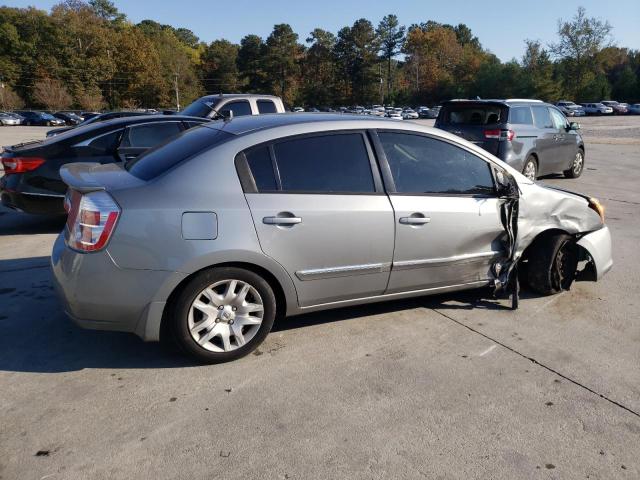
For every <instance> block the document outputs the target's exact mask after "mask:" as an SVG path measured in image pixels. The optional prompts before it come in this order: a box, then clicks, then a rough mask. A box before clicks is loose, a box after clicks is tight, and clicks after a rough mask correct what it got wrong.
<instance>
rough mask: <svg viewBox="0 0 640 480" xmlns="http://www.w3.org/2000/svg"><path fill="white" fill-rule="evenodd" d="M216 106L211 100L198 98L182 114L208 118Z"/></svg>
mask: <svg viewBox="0 0 640 480" xmlns="http://www.w3.org/2000/svg"><path fill="white" fill-rule="evenodd" d="M213 108H214V102H212V101H211V100H196V101H195V102H193V103H192V104H191V105H189V106H188V107H187V108H185V109H184V110H182V111H181V112H180V114H181V115H189V116H190V117H203V118H206V117H208V116H209V114H210V113H211V110H213Z"/></svg>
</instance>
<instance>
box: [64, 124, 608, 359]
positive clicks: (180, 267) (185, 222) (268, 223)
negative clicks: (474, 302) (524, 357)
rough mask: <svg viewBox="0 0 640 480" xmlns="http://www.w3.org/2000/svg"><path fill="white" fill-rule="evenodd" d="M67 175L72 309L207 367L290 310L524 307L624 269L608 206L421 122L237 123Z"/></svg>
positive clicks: (71, 169)
mask: <svg viewBox="0 0 640 480" xmlns="http://www.w3.org/2000/svg"><path fill="white" fill-rule="evenodd" d="M61 176H62V178H63V179H64V181H65V182H66V183H67V185H68V186H69V190H68V193H67V198H66V202H65V204H66V208H67V210H68V212H69V216H68V222H67V226H66V228H65V231H64V232H62V233H61V234H60V236H59V237H58V239H57V241H56V243H55V246H54V249H53V254H52V265H53V271H54V274H55V279H56V284H57V288H58V291H59V293H60V294H61V297H62V299H63V302H64V305H65V309H66V311H67V312H68V314H69V315H70V316H71V317H72V318H73V319H74V320H75V321H76V322H77V323H78V324H79V325H81V326H83V327H87V328H95V329H105V330H120V331H127V332H132V333H135V334H137V335H139V336H140V337H141V338H143V339H144V340H147V341H155V340H159V339H161V338H166V339H173V340H175V341H176V342H177V343H178V344H179V345H180V346H181V347H182V349H184V350H185V351H186V352H187V353H189V354H191V355H192V356H194V357H195V358H197V359H198V360H199V361H202V362H209V363H214V362H222V361H228V360H233V359H236V358H239V357H242V356H243V355H246V354H247V353H249V352H251V351H252V350H254V349H255V348H256V347H257V346H258V345H259V344H260V342H262V341H263V339H264V338H265V337H266V335H267V334H268V332H269V330H270V329H271V327H272V325H273V322H274V319H275V318H276V316H293V315H298V314H301V313H305V312H310V311H314V310H324V309H330V308H336V307H342V306H346V305H356V304H364V303H370V302H379V301H383V300H389V299H399V298H407V297H414V296H419V295H427V294H434V293H441V292H448V291H454V290H463V289H471V288H478V287H483V286H491V287H493V289H494V290H495V293H496V295H509V296H510V297H511V298H512V300H513V306H514V307H516V306H517V299H518V289H519V283H520V281H524V282H526V283H527V284H528V287H529V288H531V289H532V290H534V291H535V292H538V293H540V294H542V295H549V294H553V293H556V292H560V291H561V290H567V289H569V287H570V286H571V284H572V282H573V281H574V280H575V279H576V278H577V277H578V276H580V277H581V278H587V279H591V280H598V279H599V278H601V277H602V276H603V275H604V274H605V273H606V272H607V271H608V270H609V269H610V268H611V265H612V259H611V238H610V234H609V229H608V228H607V227H606V225H605V224H604V210H603V208H602V206H601V205H600V204H599V203H598V201H597V200H595V199H593V198H587V197H584V196H582V195H577V194H574V193H569V192H564V191H561V190H557V189H553V188H550V187H544V186H541V185H538V184H536V183H534V182H532V181H531V180H528V179H527V178H525V177H524V176H522V175H521V174H520V173H519V172H517V171H515V170H514V169H512V168H511V167H509V166H508V165H506V164H505V163H503V162H501V161H500V160H498V159H497V158H496V157H494V156H492V155H491V154H489V153H488V152H486V151H485V150H483V149H480V148H478V147H476V146H475V145H473V144H472V143H469V142H467V141H465V140H462V139H460V138H459V137H456V136H454V135H451V134H449V133H446V132H444V131H442V130H435V129H431V128H427V127H421V126H419V125H416V124H413V123H408V124H398V123H397V122H393V121H388V120H385V119H376V118H370V117H369V118H358V117H349V116H340V115H319V114H313V115H309V114H304V113H302V114H295V115H293V114H290V115H287V114H282V115H264V116H256V117H242V118H235V119H231V120H228V121H225V122H215V123H211V124H206V125H202V126H199V127H195V128H192V129H190V130H187V131H186V132H184V133H182V134H181V135H180V136H179V137H177V138H176V139H175V140H173V141H170V142H169V143H166V144H165V145H161V146H159V147H157V148H155V149H154V150H151V151H150V152H148V153H146V154H145V155H143V156H141V157H139V158H138V159H136V160H134V161H131V162H129V163H128V164H126V165H119V164H110V165H98V164H70V165H68V166H65V167H63V168H62V170H61Z"/></svg>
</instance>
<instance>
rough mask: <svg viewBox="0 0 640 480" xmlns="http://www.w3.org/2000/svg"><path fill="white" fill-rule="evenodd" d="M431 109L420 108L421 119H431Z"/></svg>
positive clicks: (419, 115)
mask: <svg viewBox="0 0 640 480" xmlns="http://www.w3.org/2000/svg"><path fill="white" fill-rule="evenodd" d="M428 115H429V107H418V117H419V118H429V117H428Z"/></svg>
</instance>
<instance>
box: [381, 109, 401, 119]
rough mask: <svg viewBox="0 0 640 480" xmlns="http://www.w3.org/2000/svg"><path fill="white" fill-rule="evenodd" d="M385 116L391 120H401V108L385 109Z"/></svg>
mask: <svg viewBox="0 0 640 480" xmlns="http://www.w3.org/2000/svg"><path fill="white" fill-rule="evenodd" d="M384 116H385V117H386V118H390V119H391V120H402V109H401V108H391V109H389V110H387V113H385V115H384Z"/></svg>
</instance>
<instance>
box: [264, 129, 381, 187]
mask: <svg viewBox="0 0 640 480" xmlns="http://www.w3.org/2000/svg"><path fill="white" fill-rule="evenodd" d="M273 148H274V152H275V159H276V164H277V168H278V171H279V173H280V181H281V184H282V190H284V191H288V192H305V193H331V192H334V193H368V192H375V187H374V182H373V175H372V173H371V164H370V163H369V155H368V153H367V148H366V146H365V143H364V138H363V136H362V134H360V133H349V134H332V135H321V136H313V137H302V138H296V139H292V140H285V141H282V142H278V143H275V144H274V146H273Z"/></svg>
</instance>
